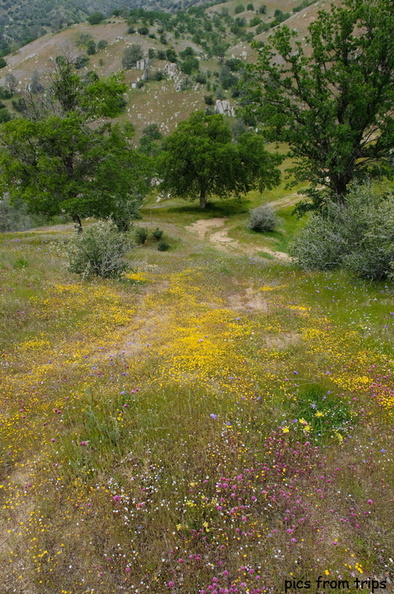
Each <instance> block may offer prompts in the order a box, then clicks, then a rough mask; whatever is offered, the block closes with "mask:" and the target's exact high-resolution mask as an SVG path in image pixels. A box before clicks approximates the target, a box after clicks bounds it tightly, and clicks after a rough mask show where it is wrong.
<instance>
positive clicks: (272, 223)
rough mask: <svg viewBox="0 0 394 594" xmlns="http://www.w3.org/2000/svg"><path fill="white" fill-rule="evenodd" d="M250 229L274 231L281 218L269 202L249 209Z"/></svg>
mask: <svg viewBox="0 0 394 594" xmlns="http://www.w3.org/2000/svg"><path fill="white" fill-rule="evenodd" d="M249 216H250V219H249V229H252V230H253V231H259V232H262V233H264V232H265V231H274V229H275V228H276V227H277V226H278V223H279V219H278V217H277V215H276V213H275V211H274V209H273V208H272V207H271V206H269V204H262V205H261V206H258V207H257V208H253V209H252V210H250V211H249Z"/></svg>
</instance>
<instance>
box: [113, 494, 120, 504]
mask: <svg viewBox="0 0 394 594" xmlns="http://www.w3.org/2000/svg"><path fill="white" fill-rule="evenodd" d="M113 500H114V501H115V503H118V502H119V501H120V497H119V495H114V496H113Z"/></svg>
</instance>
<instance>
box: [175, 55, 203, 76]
mask: <svg viewBox="0 0 394 594" xmlns="http://www.w3.org/2000/svg"><path fill="white" fill-rule="evenodd" d="M199 67H200V63H199V61H198V59H197V58H195V57H192V56H189V57H188V58H187V59H186V60H185V61H184V62H181V63H180V64H179V68H180V70H181V72H183V73H184V74H192V72H194V71H195V70H198V69H199Z"/></svg>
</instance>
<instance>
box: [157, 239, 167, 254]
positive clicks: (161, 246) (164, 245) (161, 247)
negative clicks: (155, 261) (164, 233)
mask: <svg viewBox="0 0 394 594" xmlns="http://www.w3.org/2000/svg"><path fill="white" fill-rule="evenodd" d="M157 249H158V250H159V252H166V251H167V250H169V249H170V244H169V243H167V242H166V241H164V239H162V241H160V242H159V243H158V246H157Z"/></svg>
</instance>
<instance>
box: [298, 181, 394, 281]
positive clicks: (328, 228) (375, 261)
mask: <svg viewBox="0 0 394 594" xmlns="http://www.w3.org/2000/svg"><path fill="white" fill-rule="evenodd" d="M291 255H292V256H293V257H295V258H296V259H297V260H298V263H299V264H300V266H301V267H302V268H304V269H307V270H312V269H318V270H327V269H332V268H339V267H342V268H345V269H347V270H350V271H351V272H353V273H354V274H356V275H357V276H361V277H363V278H367V279H370V280H378V279H383V278H386V277H390V276H391V274H392V265H393V262H394V196H393V195H388V196H377V195H375V194H374V193H373V192H372V190H371V188H370V187H369V186H368V185H366V186H363V187H359V186H356V187H354V188H353V189H352V190H351V192H350V193H349V194H348V196H347V200H346V204H342V205H341V204H337V203H329V205H328V207H327V211H326V212H325V213H323V214H315V215H313V216H312V218H311V219H310V221H309V222H308V224H307V225H306V227H305V229H304V230H303V232H302V233H301V234H300V235H299V237H298V238H297V239H296V241H295V242H294V244H293V245H292V247H291Z"/></svg>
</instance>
